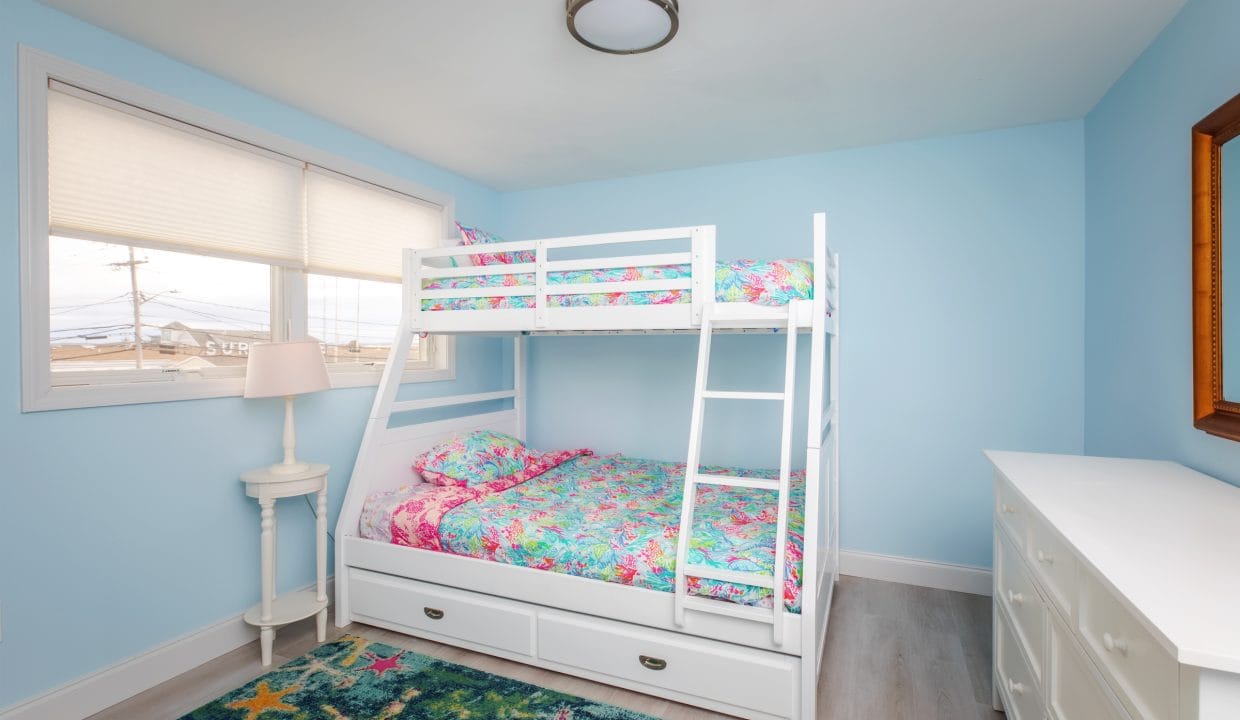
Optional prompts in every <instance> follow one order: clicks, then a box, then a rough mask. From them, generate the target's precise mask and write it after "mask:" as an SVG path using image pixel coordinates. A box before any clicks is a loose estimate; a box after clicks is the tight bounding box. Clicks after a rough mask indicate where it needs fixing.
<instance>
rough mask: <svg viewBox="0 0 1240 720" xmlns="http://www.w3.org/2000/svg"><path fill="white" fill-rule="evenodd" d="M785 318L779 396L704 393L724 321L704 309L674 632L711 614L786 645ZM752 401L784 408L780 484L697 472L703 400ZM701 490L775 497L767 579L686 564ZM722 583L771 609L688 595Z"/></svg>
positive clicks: (792, 359) (791, 324)
mask: <svg viewBox="0 0 1240 720" xmlns="http://www.w3.org/2000/svg"><path fill="white" fill-rule="evenodd" d="M785 309H786V311H787V313H788V322H787V338H788V340H787V346H786V349H785V359H784V389H783V392H747V391H720V390H710V389H708V388H707V387H706V380H707V376H708V374H709V371H710V345H711V338H712V337H713V335H714V332H715V327H714V323H715V321H716V320H726V319H728V318H727V317H726V316H722V315H720V314H719V313H718V312H717V311H716V309H715V308H714V307H708V308H707V310H706V312H704V313H703V314H702V327H701V335H700V336H699V337H700V340H699V342H698V361H697V380H696V382H695V384H694V389H693V413H692V416H691V419H690V427H689V457H688V462H686V464H685V479H684V493H683V496H682V500H681V509H680V534H679V536H678V538H677V544H676V571H675V575H676V589H675V622H676V624H677V625H678V626H682V627H683V626H684V624H685V610H698V611H703V612H713V613H717V614H720V615H728V616H732V617H740V618H746V619H749V620H756V621H759V622H768V623H771V625H772V626H773V628H772V633H773V642H774V643H775V644H776V645H782V644H783V641H784V612H785V610H784V583H783V579H784V575H785V564H786V562H787V559H786V557H785V548H786V546H787V539H788V495H789V484H790V480H789V476H790V474H791V464H792V408H793V401H794V399H795V398H794V392H795V383H796V356H797V330H796V320H795V318H796V312H795V307H794V306H793V305H791V304H790V305H788V306H786V308H785ZM710 399H714V400H753V401H778V402H780V403H782V405H783V417H782V434H781V436H780V443H781V444H780V454H779V477H778V479H771V478H762V477H738V476H734V475H721V474H716V473H705V472H700V468H701V459H702V423H703V415H704V414H705V409H706V400H710ZM701 485H716V486H723V487H739V488H755V489H762V490H773V491H776V493H777V496H778V499H777V501H776V502H777V506H776V512H777V515H776V517H777V520H776V529H775V548H774V549H775V567H774V572H773V573H771V574H766V573H755V572H738V571H734V570H725V569H722V568H714V567H710V566H707V565H697V564H690V563H689V562H688V554H689V546H690V542H691V540H692V538H691V535H692V531H693V508H694V505H695V504H696V502H697V489H698V487H699V486H701ZM690 577H695V578H699V579H708V580H720V581H723V582H728V583H732V584H737V585H750V586H754V587H761V588H767V589H770V590H771V591H772V593H773V595H774V597H773V598H772V602H771V608H770V609H767V608H758V607H752V606H748V605H739V604H736V603H732V602H727V601H723V600H711V599H708V598H706V597H697V596H691V595H689V594H688V585H689V581H688V578H690Z"/></svg>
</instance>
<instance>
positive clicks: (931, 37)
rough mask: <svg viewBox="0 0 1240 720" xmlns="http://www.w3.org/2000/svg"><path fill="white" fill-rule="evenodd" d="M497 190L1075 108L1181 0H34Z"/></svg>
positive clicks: (1079, 111)
mask: <svg viewBox="0 0 1240 720" xmlns="http://www.w3.org/2000/svg"><path fill="white" fill-rule="evenodd" d="M44 2H45V4H47V5H50V6H53V7H56V8H59V9H61V10H64V11H65V12H68V13H70V14H73V15H76V16H78V17H80V18H82V19H84V20H86V21H88V22H91V23H93V24H95V25H99V26H101V27H104V28H107V29H108V30H112V31H114V32H116V33H118V34H120V35H123V36H126V37H129V38H131V39H133V40H136V41H137V42H139V43H142V44H144V45H147V46H150V47H153V48H155V49H157V50H160V51H161V52H163V53H165V54H167V55H170V56H172V57H175V58H178V59H180V60H183V61H185V62H187V63H190V64H192V65H196V66H198V67H201V68H204V69H206V70H208V71H210V72H212V73H215V74H217V75H220V76H222V77H225V78H228V79H230V80H233V81H235V82H237V83H240V84H242V85H245V86H247V87H250V88H253V89H254V90H257V91H259V92H261V93H263V94H265V95H268V96H271V97H274V98H277V99H279V100H282V101H284V102H286V103H288V104H290V105H293V106H295V107H298V108H302V109H304V110H307V111H309V112H311V113H314V114H316V115H319V116H321V117H324V118H326V119H328V120H331V121H333V122H335V123H337V124H339V125H342V126H345V127H348V128H351V129H353V130H356V131H357V132H359V133H362V134H364V135H368V136H370V137H372V138H375V139H377V140H379V141H381V142H384V143H386V144H388V145H390V146H392V147H394V148H397V149H399V150H403V151H405V152H408V153H411V154H413V155H416V156H418V157H420V158H422V159H424V160H428V161H430V162H433V163H435V164H438V165H440V166H442V167H445V168H448V169H450V170H454V171H456V172H459V173H461V174H463V175H466V176H468V177H471V178H474V179H477V180H480V181H482V182H484V183H486V184H488V185H491V186H492V187H495V188H497V189H501V190H511V189H520V188H530V187H538V186H544V185H554V184H560V183H568V182H575V181H581V180H591V179H598V178H607V177H616V176H623V175H634V174H641V173H649V172H655V171H660V170H670V169H677V168H687V167H696V166H701V165H709V164H715V163H723V162H734V161H741V160H752V159H759V158H768V157H777V156H784V155H794V154H799V153H806V152H815V151H822V150H831V149H837V148H843V147H855V146H860V145H870V144H877V143H885V142H891V141H896V140H906V139H914V138H922V137H930V136H935V135H944V134H951V133H961V132H971V131H977V130H987V129H993V128H1002V127H1012V126H1016V125H1025V124H1029V123H1038V122H1045V121H1052V120H1063V119H1072V118H1079V117H1082V116H1083V115H1085V113H1087V112H1088V111H1089V110H1090V108H1092V107H1093V106H1094V104H1095V103H1096V102H1097V101H1098V100H1099V99H1100V98H1101V97H1102V95H1103V94H1104V93H1105V92H1106V90H1107V89H1108V88H1109V87H1110V86H1111V84H1112V83H1114V82H1115V80H1116V79H1118V78H1119V76H1120V75H1121V74H1122V73H1123V71H1124V70H1125V69H1126V68H1127V67H1128V66H1129V65H1130V64H1131V63H1132V61H1133V60H1135V59H1136V57H1137V56H1138V55H1139V54H1140V53H1141V51H1142V50H1143V49H1145V47H1146V46H1147V45H1148V44H1149V43H1150V41H1151V40H1153V38H1154V37H1155V36H1156V35H1157V34H1158V32H1159V31H1160V30H1161V29H1162V28H1163V27H1164V26H1165V25H1166V24H1167V23H1168V22H1169V21H1170V19H1171V18H1172V17H1173V16H1174V15H1175V13H1176V12H1178V11H1179V9H1180V7H1181V6H1182V5H1183V4H1184V0H932V1H929V2H928V1H927V0H830V1H828V0H778V1H776V2H772V1H770V0H681V27H680V33H679V35H678V36H677V37H676V38H675V39H674V40H673V41H672V43H671V44H670V45H668V46H666V47H664V48H662V49H660V50H657V51H655V52H653V53H648V54H644V55H635V56H627V57H621V56H612V55H605V54H602V53H598V52H594V51H591V50H588V49H586V48H585V47H583V46H581V45H579V44H577V43H576V42H575V41H574V40H573V39H572V38H571V36H570V35H569V34H568V32H567V30H566V29H565V27H564V17H563V16H564V1H563V0H416V1H411V0H369V1H368V2H365V3H356V2H340V1H339V0H211V1H210V2H203V1H202V0H108V2H99V1H98V0H44Z"/></svg>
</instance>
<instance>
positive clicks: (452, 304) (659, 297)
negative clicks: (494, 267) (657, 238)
mask: <svg viewBox="0 0 1240 720" xmlns="http://www.w3.org/2000/svg"><path fill="white" fill-rule="evenodd" d="M689 277H692V266H690V265H653V266H648V267H640V268H636V267H629V268H609V269H605V270H574V271H568V272H550V273H547V284H548V285H552V286H554V285H568V284H583V283H606V282H622V281H633V280H677V279H681V278H689ZM533 283H534V274H533V273H516V274H511V273H510V274H503V273H498V274H495V275H476V276H472V277H453V278H437V279H434V280H425V281H423V283H422V288H423V289H425V290H449V289H461V288H492V287H505V286H511V285H532V284H533ZM552 292H554V288H552ZM813 295H814V264H813V263H812V262H810V261H809V260H767V261H762V260H736V261H733V262H721V263H716V265H715V299H716V300H718V301H719V302H749V303H756V304H758V305H787V304H788V303H789V302H790V301H792V300H808V299H812V298H813ZM692 298H693V293H692V292H691V291H689V290H654V291H645V292H629V293H620V292H612V293H585V294H576V295H554V294H551V295H548V296H547V302H548V303H549V304H550V305H551V306H552V307H579V306H600V305H674V304H676V303H687V302H691V301H692ZM533 306H534V297H533V296H532V295H514V296H511V297H465V298H438V299H434V300H423V301H422V309H423V310H510V309H523V308H530V307H533Z"/></svg>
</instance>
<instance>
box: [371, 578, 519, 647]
mask: <svg viewBox="0 0 1240 720" xmlns="http://www.w3.org/2000/svg"><path fill="white" fill-rule="evenodd" d="M349 572H350V573H352V575H353V578H352V583H353V588H354V590H353V592H352V595H351V597H350V602H351V603H352V607H351V612H352V614H353V616H354V617H355V618H356V619H358V620H360V621H362V622H369V621H371V619H378V618H381V619H382V621H381V622H376V624H378V625H389V624H391V623H398V624H400V625H403V626H405V627H406V628H408V629H410V630H411V631H412V634H422V633H429V634H433V635H443V636H445V637H449V638H456V639H458V640H465V641H468V642H472V643H477V644H479V645H486V646H488V647H493V648H497V649H499V650H506V651H508V652H514V653H520V654H521V655H533V654H534V617H535V615H534V609H533V608H530V609H528V610H527V609H524V608H521V607H520V606H514V603H513V602H512V601H507V602H504V603H502V604H501V603H498V602H491V601H489V600H487V599H485V598H483V597H480V596H478V595H475V594H473V593H466V592H463V591H460V590H453V589H452V588H446V587H442V586H439V585H431V584H428V583H421V582H417V581H416V580H408V579H405V578H398V577H393V576H390V575H383V574H380V573H373V572H370V571H367V570H358V569H356V568H351V569H350V570H349Z"/></svg>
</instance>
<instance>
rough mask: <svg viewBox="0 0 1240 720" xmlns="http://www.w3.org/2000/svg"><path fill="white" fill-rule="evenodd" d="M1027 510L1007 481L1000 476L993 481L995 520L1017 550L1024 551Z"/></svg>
mask: <svg viewBox="0 0 1240 720" xmlns="http://www.w3.org/2000/svg"><path fill="white" fill-rule="evenodd" d="M1028 517H1029V508H1028V506H1026V505H1025V501H1024V500H1023V499H1021V497H1020V495H1018V494H1016V491H1015V490H1013V489H1012V486H1011V485H1009V484H1008V482H1007V480H1004V479H1003V477H1002V476H1000V477H999V478H998V479H997V480H996V481H995V520H996V521H997V522H998V523H999V525H1001V526H1002V527H1003V528H1004V529H1005V530H1007V532H1008V534H1009V535H1010V536H1011V538H1012V541H1013V542H1015V543H1016V548H1017V549H1018V550H1021V551H1024V549H1025V531H1026V527H1027V523H1028Z"/></svg>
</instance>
